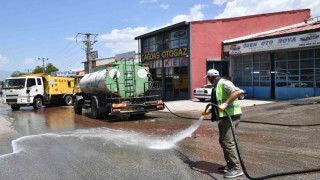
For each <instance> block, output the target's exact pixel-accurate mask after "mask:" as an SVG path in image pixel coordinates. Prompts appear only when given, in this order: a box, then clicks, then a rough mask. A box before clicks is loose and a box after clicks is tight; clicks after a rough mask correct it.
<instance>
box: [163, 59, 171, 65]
mask: <svg viewBox="0 0 320 180" xmlns="http://www.w3.org/2000/svg"><path fill="white" fill-rule="evenodd" d="M169 62H170V59H168V60H165V65H164V66H165V67H168V66H169Z"/></svg>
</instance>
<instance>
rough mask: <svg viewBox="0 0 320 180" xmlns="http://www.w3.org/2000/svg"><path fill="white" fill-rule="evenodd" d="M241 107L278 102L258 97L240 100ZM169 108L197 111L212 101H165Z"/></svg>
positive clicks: (176, 110) (166, 110)
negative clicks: (258, 98)
mask: <svg viewBox="0 0 320 180" xmlns="http://www.w3.org/2000/svg"><path fill="white" fill-rule="evenodd" d="M239 102H240V105H241V107H247V106H255V105H260V104H268V103H274V102H277V101H275V100H257V99H244V100H239ZM164 103H165V104H166V106H168V108H169V109H170V110H171V111H173V112H181V111H184V112H185V111H197V112H201V111H203V110H204V109H205V108H206V105H207V104H208V103H210V101H206V102H200V101H199V100H198V99H193V100H180V101H168V102H164ZM163 111H164V112H169V111H168V109H167V108H165V109H164V110H163Z"/></svg>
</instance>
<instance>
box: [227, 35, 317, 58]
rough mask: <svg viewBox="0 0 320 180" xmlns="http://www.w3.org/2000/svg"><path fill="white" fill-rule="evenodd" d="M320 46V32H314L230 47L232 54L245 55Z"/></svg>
mask: <svg viewBox="0 0 320 180" xmlns="http://www.w3.org/2000/svg"><path fill="white" fill-rule="evenodd" d="M319 45H320V32H312V33H306V34H300V35H295V36H286V37H280V38H272V39H264V40H259V41H252V42H245V43H239V44H232V45H228V46H229V53H230V54H243V53H251V52H259V51H270V50H277V49H289V48H298V47H309V46H319Z"/></svg>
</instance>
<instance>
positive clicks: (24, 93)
mask: <svg viewBox="0 0 320 180" xmlns="http://www.w3.org/2000/svg"><path fill="white" fill-rule="evenodd" d="M43 96H44V86H43V79H42V77H37V76H29V77H10V78H7V79H6V80H5V82H4V87H3V99H4V103H7V104H8V105H11V108H12V109H13V110H19V109H20V107H21V106H29V105H33V107H34V108H35V109H39V108H41V106H42V104H43Z"/></svg>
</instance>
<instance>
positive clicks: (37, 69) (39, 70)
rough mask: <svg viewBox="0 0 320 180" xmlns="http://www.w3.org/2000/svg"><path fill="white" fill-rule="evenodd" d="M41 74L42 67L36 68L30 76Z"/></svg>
mask: <svg viewBox="0 0 320 180" xmlns="http://www.w3.org/2000/svg"><path fill="white" fill-rule="evenodd" d="M38 73H42V67H41V66H36V67H35V68H34V70H33V71H32V74H38Z"/></svg>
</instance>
